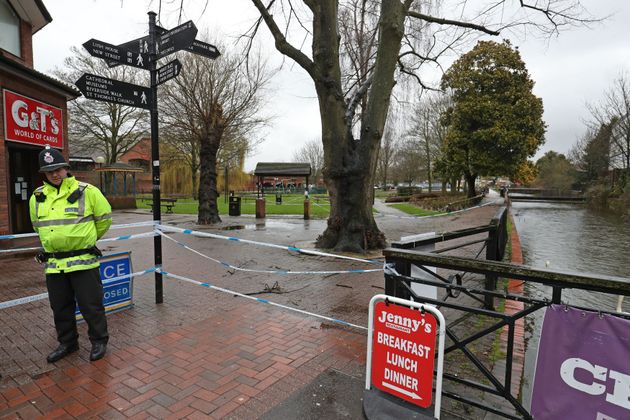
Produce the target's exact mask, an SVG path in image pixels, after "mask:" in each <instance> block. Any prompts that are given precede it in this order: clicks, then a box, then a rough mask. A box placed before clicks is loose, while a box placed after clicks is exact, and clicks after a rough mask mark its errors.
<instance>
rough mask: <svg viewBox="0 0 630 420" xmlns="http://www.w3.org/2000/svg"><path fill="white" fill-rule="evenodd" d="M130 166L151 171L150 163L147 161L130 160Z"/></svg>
mask: <svg viewBox="0 0 630 420" xmlns="http://www.w3.org/2000/svg"><path fill="white" fill-rule="evenodd" d="M129 164H130V165H131V166H135V167H137V168H142V169H144V170H145V171H148V170H149V161H148V160H146V159H129Z"/></svg>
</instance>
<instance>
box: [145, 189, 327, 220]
mask: <svg viewBox="0 0 630 420" xmlns="http://www.w3.org/2000/svg"><path fill="white" fill-rule="evenodd" d="M326 198H327V196H325V195H312V196H311V197H310V202H311V217H312V218H326V217H328V213H329V211H330V204H329V203H328V200H327V199H326ZM265 200H266V213H267V214H268V215H269V214H288V215H303V214H304V196H303V195H302V194H283V195H282V204H276V196H275V195H265ZM150 202H151V200H150V199H147V198H138V199H136V206H137V207H138V208H139V209H147V210H149V209H150V206H149V204H150ZM217 206H218V208H219V214H221V215H227V214H228V208H229V207H228V203H226V202H225V200H224V199H223V197H219V199H218V200H217ZM198 208H199V202H198V201H197V200H193V199H192V198H190V197H188V198H180V199H178V200H177V202H176V203H175V206H174V207H173V213H176V214H197V213H198ZM165 211H166V208H165V207H164V206H162V213H165ZM255 213H256V201H255V197H245V198H243V199H241V214H255Z"/></svg>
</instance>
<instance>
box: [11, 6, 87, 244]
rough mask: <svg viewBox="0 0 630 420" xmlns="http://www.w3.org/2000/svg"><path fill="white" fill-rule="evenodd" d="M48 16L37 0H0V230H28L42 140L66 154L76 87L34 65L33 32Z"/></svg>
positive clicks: (37, 184)
mask: <svg viewBox="0 0 630 420" xmlns="http://www.w3.org/2000/svg"><path fill="white" fill-rule="evenodd" d="M51 21H52V18H51V16H50V14H49V13H48V11H47V10H46V7H45V6H44V4H43V3H42V1H41V0H0V90H1V91H2V93H1V95H2V99H1V100H0V235H1V234H8V233H23V232H30V231H32V227H31V223H30V220H29V214H28V200H29V198H30V196H31V194H32V193H33V190H34V189H35V188H36V187H38V186H39V185H41V183H42V180H43V177H42V176H41V174H39V172H38V163H37V157H38V154H39V151H40V150H41V149H42V147H43V146H44V145H46V144H49V145H50V146H51V147H55V148H58V149H59V150H61V151H62V153H63V154H64V156H65V157H66V159H68V134H67V133H68V112H67V105H66V104H67V101H68V100H71V99H74V98H76V97H77V96H79V92H78V91H77V90H76V89H75V88H74V87H72V86H68V85H66V84H65V83H62V82H60V81H58V80H56V79H54V78H52V77H50V76H47V75H45V74H43V73H40V72H38V71H37V70H35V69H34V67H33V42H32V39H33V34H34V33H36V32H37V31H39V30H40V29H42V28H43V27H44V26H45V25H47V24H48V23H50V22H51Z"/></svg>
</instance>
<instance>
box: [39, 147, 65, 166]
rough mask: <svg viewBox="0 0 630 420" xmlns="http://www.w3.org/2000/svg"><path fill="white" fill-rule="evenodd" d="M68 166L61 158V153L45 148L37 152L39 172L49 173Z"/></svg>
mask: <svg viewBox="0 0 630 420" xmlns="http://www.w3.org/2000/svg"><path fill="white" fill-rule="evenodd" d="M68 167H70V165H68V163H67V162H66V160H65V159H64V158H63V155H62V154H61V152H60V151H59V150H57V149H52V148H51V147H50V146H46V148H45V149H44V150H42V151H41V152H39V172H51V171H55V170H57V169H59V168H68Z"/></svg>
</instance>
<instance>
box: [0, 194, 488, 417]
mask: <svg viewBox="0 0 630 420" xmlns="http://www.w3.org/2000/svg"><path fill="white" fill-rule="evenodd" d="M495 212H496V207H494V206H487V207H483V208H480V209H477V210H473V211H470V212H464V213H459V214H457V215H453V216H450V217H442V218H426V219H411V218H405V219H403V218H397V217H389V218H388V217H385V218H382V219H379V221H378V223H379V226H380V227H381V229H383V231H384V232H385V233H386V236H387V238H388V240H394V239H399V238H400V236H403V235H409V234H414V233H422V232H426V231H438V232H439V231H445V230H453V229H460V228H463V227H467V226H475V225H479V224H485V223H487V222H488V221H489V220H490V218H491V217H492V216H493V215H494V213H495ZM149 218H150V215H149V214H148V213H146V212H142V211H140V212H116V213H115V218H114V223H116V224H120V223H129V222H132V221H141V220H149ZM224 219H225V220H224V223H222V224H220V225H217V226H213V227H209V228H204V227H199V226H196V225H195V223H194V218H193V217H191V216H182V215H168V216H165V217H164V222H165V223H168V224H172V225H176V226H180V227H185V228H190V229H199V230H203V231H207V232H211V233H217V234H223V235H229V236H234V237H239V238H243V239H252V240H256V241H261V242H269V243H276V244H285V245H294V244H296V243H300V244H303V243H313V241H314V240H315V238H316V236H317V235H318V234H320V233H321V232H322V231H323V229H324V227H325V224H326V221H325V220H310V221H303V220H300V219H285V218H268V219H266V220H264V221H260V220H255V219H253V218H244V217H241V218H237V217H225V218H224ZM234 227H237V229H236V230H232V229H233V228H234ZM141 231H146V229H141V228H135V229H130V230H128V231H125V232H124V234H130V233H138V232H141ZM121 234H123V232H121V231H110V233H109V236H118V235H121ZM172 236H173V237H174V238H176V239H178V240H180V241H185V242H186V243H187V244H189V245H190V246H191V247H193V248H195V249H197V250H198V251H199V252H201V253H203V254H205V255H208V256H211V257H213V258H215V259H217V260H220V261H227V262H230V263H231V264H234V265H237V266H239V267H243V268H252V269H267V270H269V269H271V270H289V269H290V270H300V271H308V270H330V269H335V270H336V269H356V268H372V267H366V265H365V264H362V263H358V262H353V261H347V260H333V259H330V258H326V257H310V256H304V255H300V254H296V253H293V252H287V251H282V250H274V249H270V248H262V247H256V246H245V245H243V244H242V243H238V242H234V241H219V240H211V239H204V238H196V237H192V236H189V235H181V234H173V235H172ZM151 242H152V240H151V239H134V240H129V241H120V242H114V243H111V242H110V243H108V244H107V245H108V246H107V247H105V251H106V252H108V253H109V252H117V251H122V250H131V251H132V260H133V269H134V271H138V270H142V269H145V268H149V267H151V266H152V265H153V262H152V261H153V257H152V243H151ZM163 247H164V255H165V259H164V266H165V268H166V270H167V271H170V272H173V273H176V274H180V275H184V276H186V277H189V278H192V279H196V280H200V281H207V282H210V283H212V284H215V285H217V286H220V287H224V288H226V289H230V290H234V291H238V292H240V293H244V294H250V295H254V296H259V297H264V298H265V299H268V300H270V301H273V302H277V303H279V304H282V305H286V306H290V307H293V308H298V309H300V310H303V311H309V312H312V313H316V314H321V315H325V316H329V317H332V318H335V319H341V320H344V321H347V322H351V323H354V324H358V325H367V303H368V301H369V299H370V297H371V296H373V295H374V294H376V293H380V292H382V289H383V277H382V273H366V274H345V275H325V276H321V275H319V276H282V275H266V274H257V273H251V272H240V271H234V270H226V269H225V267H224V266H222V265H220V264H216V263H213V262H212V261H209V260H207V259H204V258H201V257H199V256H198V255H195V254H192V253H190V252H189V251H187V250H185V249H183V248H182V247H179V246H177V245H176V244H173V243H170V242H169V241H167V240H163ZM471 252H472V251H471ZM0 261H1V264H2V270H1V271H0V284H1V285H2V287H1V288H0V302H4V301H7V300H10V299H14V298H16V297H23V296H29V295H33V294H37V293H42V292H43V291H45V286H44V284H43V281H42V274H41V268H40V267H39V266H38V265H37V264H36V263H35V262H34V261H33V260H32V258H30V257H29V258H26V257H22V258H12V259H3V260H0ZM164 282H165V284H164V296H165V300H164V303H163V304H161V305H156V304H155V303H154V292H153V287H154V286H153V276H152V275H149V276H142V277H137V278H136V279H134V300H135V307H134V308H133V309H131V310H125V311H121V312H118V313H115V314H111V315H109V317H108V319H109V326H110V334H111V342H110V345H109V352H108V355H107V356H106V357H105V359H103V360H101V361H98V362H96V363H90V362H89V361H88V360H87V358H88V354H87V353H88V349H89V343H88V342H87V339H86V332H85V325H84V324H81V325H80V334H81V338H80V345H81V351H79V352H78V353H75V354H73V355H71V356H69V357H67V358H65V359H63V360H62V361H60V362H58V363H56V364H47V363H46V362H45V355H46V354H47V353H48V352H49V351H50V350H51V349H52V348H54V346H55V337H54V328H53V326H52V315H51V313H50V309H49V308H48V304H47V301H45V300H44V301H38V302H32V303H28V304H25V305H21V306H16V307H13V308H8V309H4V310H0V374H1V375H2V377H1V378H0V418H35V417H37V416H40V415H45V416H46V417H51V418H52V417H55V416H59V417H63V418H72V417H76V418H91V417H99V418H124V417H134V418H182V417H187V416H189V417H190V418H195V417H196V418H201V417H203V418H226V417H227V418H256V417H259V416H261V415H262V414H263V413H266V412H268V411H269V410H270V409H272V408H273V407H275V406H277V405H278V404H280V403H282V402H283V401H285V400H287V398H289V397H290V396H291V395H292V394H293V393H294V392H296V391H299V390H300V389H302V388H304V386H305V385H306V384H308V383H309V382H310V381H312V380H313V379H314V378H315V377H317V376H318V375H319V374H321V373H322V372H325V371H329V370H330V369H334V370H336V371H339V372H341V373H344V374H346V375H349V376H350V377H353V378H356V379H357V380H362V377H363V374H364V369H365V347H366V343H365V337H366V335H365V331H364V330H361V329H353V328H348V327H343V326H339V325H338V324H334V323H331V322H329V321H323V320H321V319H318V318H315V317H311V316H308V315H304V314H301V313H296V312H291V311H288V310H284V309H281V308H277V307H273V306H271V305H268V304H264V303H260V302H256V301H251V300H246V299H243V298H238V297H234V296H233V295H232V294H229V293H220V292H217V291H214V290H209V289H207V288H203V287H199V286H196V285H193V284H190V283H186V282H181V281H178V280H172V279H169V278H165V280H164ZM276 283H277V287H275V288H274V291H275V292H278V293H264V292H265V288H267V289H268V288H269V287H272V286H274V285H275V284H276Z"/></svg>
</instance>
